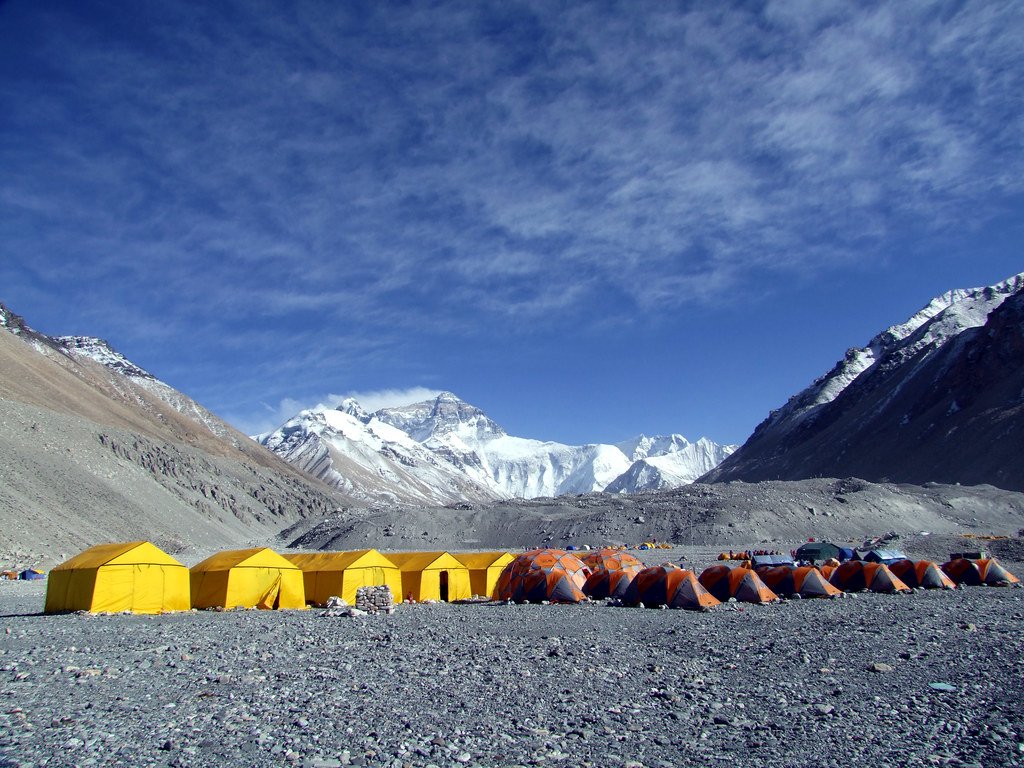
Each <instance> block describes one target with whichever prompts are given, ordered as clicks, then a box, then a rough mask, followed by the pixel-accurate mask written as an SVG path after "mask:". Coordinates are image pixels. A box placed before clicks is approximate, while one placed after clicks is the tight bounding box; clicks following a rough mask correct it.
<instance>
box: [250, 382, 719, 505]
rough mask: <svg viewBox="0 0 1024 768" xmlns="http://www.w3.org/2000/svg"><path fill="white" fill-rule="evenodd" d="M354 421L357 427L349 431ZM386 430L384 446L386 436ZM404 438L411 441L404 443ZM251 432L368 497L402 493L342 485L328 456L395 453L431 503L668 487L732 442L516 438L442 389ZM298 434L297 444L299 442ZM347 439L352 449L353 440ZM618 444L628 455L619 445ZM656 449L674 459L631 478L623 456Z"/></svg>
mask: <svg viewBox="0 0 1024 768" xmlns="http://www.w3.org/2000/svg"><path fill="white" fill-rule="evenodd" d="M332 410H333V411H335V412H340V413H342V414H346V415H347V416H348V417H350V418H351V419H352V421H351V422H347V425H348V433H346V430H345V429H344V428H342V425H341V424H339V423H337V418H336V417H328V416H325V414H327V413H328V412H329V411H332ZM332 421H334V422H335V423H333V424H332V423H331V422H332ZM382 425H387V427H389V428H391V429H394V430H396V431H397V433H398V435H396V434H395V433H386V432H382V429H381V427H382ZM360 426H361V428H362V430H363V434H361V435H356V434H355V433H356V432H359V430H360ZM286 434H287V435H288V436H289V437H288V438H287V439H286V438H285V435H286ZM388 435H390V442H391V443H394V444H393V445H392V444H389V437H388ZM300 436H301V437H300ZM405 438H408V440H411V441H412V442H413V443H414V444H415V445H410V443H409V442H408V441H407V440H406V439H405ZM255 439H257V440H259V441H260V442H261V443H263V444H264V445H266V446H267V447H268V448H270V449H271V450H274V451H275V452H277V453H278V454H279V455H280V456H282V457H283V458H285V459H286V460H290V461H296V462H298V463H299V464H300V466H302V467H303V468H304V469H307V470H308V471H312V472H313V473H314V474H315V475H317V476H318V477H320V478H321V479H323V480H325V481H326V482H328V483H332V484H342V485H338V487H344V488H345V489H346V490H347V491H348V492H350V493H354V494H356V495H357V496H361V497H363V498H365V499H366V500H368V501H386V500H388V499H389V498H390V499H392V500H404V501H409V500H410V499H408V498H405V499H400V498H399V497H400V496H402V494H401V493H396V492H394V491H384V492H381V491H375V490H374V489H372V488H368V489H366V491H365V492H361V490H360V489H359V488H358V487H355V486H353V485H351V484H344V480H343V479H342V478H341V475H342V474H343V473H341V472H340V471H339V470H336V469H335V467H334V466H333V464H332V462H333V461H338V462H339V463H345V462H346V461H348V460H356V461H357V463H360V464H362V465H363V466H364V467H369V466H375V467H376V470H377V472H378V473H383V474H385V475H386V474H387V473H389V472H393V471H394V467H393V466H391V465H384V466H382V465H381V464H380V460H379V458H378V457H383V459H384V460H385V462H386V461H387V460H394V459H398V460H401V459H400V457H403V456H404V458H405V460H404V461H402V463H404V465H405V467H406V468H407V470H409V471H412V472H413V473H414V474H417V475H418V476H420V477H421V478H423V477H425V476H426V475H427V474H432V475H433V479H432V480H430V482H432V483H433V484H434V488H435V490H434V492H433V494H427V495H426V496H424V495H423V494H422V493H417V494H415V499H414V500H415V501H419V502H421V503H438V504H451V503H457V502H459V501H479V500H486V499H490V500H494V499H502V498H535V497H543V496H558V495H563V494H573V493H589V492H593V491H602V490H604V489H606V488H608V487H609V486H611V485H612V484H613V483H614V484H616V489H617V490H616V492H634V491H636V490H641V489H643V490H646V489H650V488H652V487H675V486H676V485H679V484H682V483H685V482H692V480H694V479H696V477H697V476H699V475H700V474H703V473H704V472H705V471H706V470H707V469H708V468H709V467H710V466H714V462H712V463H710V464H709V463H708V459H707V457H708V456H714V457H717V461H720V460H721V459H722V458H724V456H726V455H728V453H729V452H730V451H731V450H732V448H733V446H719V445H718V444H716V443H714V442H712V441H710V440H708V439H707V438H701V440H699V441H697V443H690V442H689V441H688V440H686V438H684V437H682V436H681V435H670V436H660V437H653V438H648V437H645V436H643V435H640V436H638V437H636V438H633V439H632V440H631V441H624V442H623V443H621V444H619V445H610V444H598V443H593V444H588V445H581V446H569V445H564V444H562V443H557V442H553V441H541V440H534V439H530V438H523V437H516V436H514V435H509V434H508V433H507V432H506V431H505V429H504V428H502V427H501V426H500V425H499V424H497V423H496V422H495V421H493V420H492V419H491V418H490V417H488V416H487V415H486V414H485V413H484V412H483V410H481V409H480V408H478V407H477V406H475V405H471V404H470V403H467V402H465V401H464V400H462V399H461V398H459V397H458V396H457V395H455V394H453V393H451V392H447V391H445V392H441V393H439V394H438V395H437V396H436V397H434V398H432V399H428V400H424V401H420V402H416V403H411V404H408V405H403V406H398V407H389V408H381V409H378V410H377V411H375V412H373V413H367V412H366V411H365V409H363V408H362V406H361V405H360V404H359V403H358V402H356V401H355V400H353V399H352V398H346V399H345V400H344V401H342V403H341V404H340V405H339V406H338V407H337V408H335V409H329V408H328V407H327V406H320V407H318V408H316V409H311V410H308V411H303V412H302V413H300V414H298V415H297V416H296V417H293V419H290V420H289V421H288V422H286V423H285V424H284V425H282V427H280V428H279V429H278V430H275V431H273V432H270V433H267V434H264V435H258V436H256V438H255ZM299 443H302V447H301V448H299V447H298V445H299ZM356 444H358V445H359V446H360V448H358V449H357V447H356ZM371 444H372V445H374V446H375V451H376V453H377V454H378V456H374V457H371V456H369V455H368V454H366V453H365V451H363V450H362V449H361V447H365V446H367V445H371ZM416 446H418V447H420V448H422V449H423V450H425V451H428V452H429V453H430V454H432V456H433V459H430V458H427V457H425V456H424V455H423V454H422V452H420V451H418V450H417V449H416ZM624 446H625V447H627V448H628V450H629V452H630V455H629V456H627V455H626V454H625V452H624V451H623V447H624ZM662 454H666V455H668V454H671V455H672V456H673V457H674V458H673V459H671V460H668V461H665V462H663V463H664V464H665V467H664V471H663V472H661V473H659V475H658V479H657V480H656V481H655V480H653V479H652V476H651V475H650V474H648V475H645V476H644V477H643V483H642V484H640V485H634V482H633V480H632V477H633V476H632V475H630V469H631V467H632V466H633V464H634V463H636V462H637V461H646V460H647V459H648V458H651V457H653V456H654V455H658V456H660V455H662ZM311 456H316V457H317V459H318V462H317V463H314V462H312V461H310V460H309V458H308V457H311ZM428 465H429V469H428ZM403 471H405V470H403ZM438 472H441V473H442V474H445V473H446V474H447V476H448V479H447V480H444V479H443V478H442V479H440V480H439V479H438V478H437V473H438ZM467 481H468V483H469V485H466V483H467ZM453 491H455V492H454V493H453Z"/></svg>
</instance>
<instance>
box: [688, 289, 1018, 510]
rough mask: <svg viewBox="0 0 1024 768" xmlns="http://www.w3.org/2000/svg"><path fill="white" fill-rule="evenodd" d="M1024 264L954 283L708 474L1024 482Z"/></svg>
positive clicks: (1014, 485)
mask: <svg viewBox="0 0 1024 768" xmlns="http://www.w3.org/2000/svg"><path fill="white" fill-rule="evenodd" d="M1022 455H1024V274H1021V275H1016V276H1014V277H1011V278H1009V279H1008V280H1005V281H1003V282H1002V283H999V284H998V285H994V286H990V287H987V288H976V289H971V290H957V291H950V292H949V293H946V294H943V295H942V296H939V297H937V298H936V299H934V300H932V301H931V302H930V303H929V304H928V305H927V306H926V307H925V308H924V309H922V310H921V311H920V312H918V313H917V314H915V315H914V316H913V317H911V318H910V319H909V320H908V321H907V322H905V323H902V324H900V325H896V326H893V327H892V328H889V329H887V330H886V331H884V332H882V333H881V334H879V335H878V336H876V337H875V338H874V339H872V340H871V341H870V342H869V343H868V345H867V346H866V347H864V348H862V349H851V350H850V351H849V352H847V353H846V356H845V358H844V359H843V360H841V361H840V362H839V363H837V364H836V366H835V367H834V368H833V369H832V370H831V371H829V372H828V373H827V374H826V375H824V376H822V377H821V378H819V379H818V380H817V381H815V382H814V383H813V384H812V385H811V386H810V387H808V388H807V389H806V390H804V391H803V392H801V393H799V394H798V395H796V396H795V397H793V398H791V399H790V401H789V402H788V403H786V405H785V406H783V407H782V408H780V409H779V410H777V411H775V412H773V413H772V414H771V415H770V416H769V417H768V418H767V419H766V420H765V421H764V422H762V423H761V424H760V425H759V426H758V427H757V429H756V430H755V431H754V434H753V435H751V437H750V438H749V439H748V440H747V442H746V443H745V444H744V445H743V446H742V447H741V448H740V449H739V450H738V451H736V453H734V454H733V455H732V456H730V457H729V458H728V459H726V460H725V461H724V462H722V464H721V465H719V466H718V467H716V468H715V469H713V470H711V471H710V472H709V473H707V474H706V475H705V476H704V477H703V478H702V481H706V482H720V481H724V480H745V481H748V482H750V481H756V480H767V479H798V478H808V477H818V476H825V477H844V476H848V475H855V476H857V477H863V478H866V479H869V480H885V479H888V480H893V481H899V482H908V483H925V482H929V481H938V482H946V483H953V482H958V483H964V484H978V483H990V484H992V485H995V486H998V487H1001V488H1007V489H1013V490H1022V489H1024V463H1022V462H1021V460H1020V457H1021V456H1022Z"/></svg>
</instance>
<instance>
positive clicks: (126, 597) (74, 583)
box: [43, 541, 191, 613]
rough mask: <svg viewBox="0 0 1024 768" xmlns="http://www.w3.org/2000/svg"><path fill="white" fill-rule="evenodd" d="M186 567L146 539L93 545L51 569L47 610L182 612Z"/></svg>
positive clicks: (186, 586)
mask: <svg viewBox="0 0 1024 768" xmlns="http://www.w3.org/2000/svg"><path fill="white" fill-rule="evenodd" d="M190 607H191V606H190V604H189V574H188V568H186V567H185V566H184V565H182V564H181V563H179V562H178V561H177V560H175V559H174V558H173V557H171V556H170V555H168V554H167V553H166V552H164V551H163V550H161V549H160V548H159V547H156V546H154V545H153V544H150V543H149V542H148V541H131V542H126V543H119V544H97V545H96V546H94V547H89V549H87V550H85V551H84V552H80V553H79V554H77V555H75V556H74V557H72V558H71V559H70V560H67V561H65V562H63V563H61V564H60V565H58V566H57V567H56V568H54V569H53V570H51V571H50V578H49V581H48V583H47V585H46V605H45V608H44V609H43V610H44V611H45V612H46V613H57V612H59V611H91V612H97V613H100V612H104V613H108V612H109V613H119V612H121V611H131V612H132V613H166V612H168V611H187V610H188V609H189V608H190Z"/></svg>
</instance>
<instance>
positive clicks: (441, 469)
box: [257, 401, 498, 505]
mask: <svg viewBox="0 0 1024 768" xmlns="http://www.w3.org/2000/svg"><path fill="white" fill-rule="evenodd" d="M257 440H258V441H259V442H261V443H262V444H263V445H265V446H266V447H267V448H269V449H270V450H272V451H273V452H274V453H276V454H277V455H278V456H280V457H281V458H283V459H284V460H285V461H288V462H289V463H291V464H294V465H296V466H298V467H299V468H300V469H303V470H305V471H306V472H309V473H310V474H312V475H313V476H315V477H317V478H319V479H321V480H323V481H324V482H326V483H327V484H328V485H331V486H334V487H336V488H340V489H342V490H344V491H345V492H347V493H349V494H350V495H352V496H354V497H356V498H362V499H365V500H368V501H377V502H402V503H409V504H442V505H443V504H452V503H455V502H460V501H485V500H491V499H495V498H498V494H496V493H494V492H493V491H491V490H490V489H489V488H487V487H486V486H485V485H483V484H480V483H477V482H475V481H474V480H473V478H472V477H471V476H470V473H468V472H463V471H460V468H459V467H458V466H457V465H455V464H454V463H452V462H450V461H448V460H446V458H445V457H443V456H440V455H438V454H437V453H435V452H434V451H431V450H430V449H429V448H427V447H425V446H424V445H422V444H420V443H419V442H417V441H416V440H414V439H413V438H412V437H410V436H409V435H408V434H406V433H405V432H403V431H402V430H400V429H398V428H396V427H393V426H392V425H390V424H388V423H387V422H385V421H382V420H381V419H378V418H376V416H369V415H367V414H366V413H365V412H364V411H363V410H362V408H359V407H358V404H357V403H355V402H354V401H346V402H345V403H343V404H342V407H341V408H339V409H333V408H325V407H321V408H313V409H310V410H305V411H302V412H301V413H299V414H298V415H297V416H295V417H294V418H292V419H290V420H289V421H287V422H286V423H285V424H284V425H283V426H281V427H280V428H278V429H277V430H275V431H273V432H271V433H269V434H267V435H260V436H259V437H258V438H257Z"/></svg>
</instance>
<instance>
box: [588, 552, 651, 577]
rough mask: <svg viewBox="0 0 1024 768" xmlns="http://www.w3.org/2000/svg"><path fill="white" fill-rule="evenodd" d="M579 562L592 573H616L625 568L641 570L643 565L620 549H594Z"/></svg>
mask: <svg viewBox="0 0 1024 768" xmlns="http://www.w3.org/2000/svg"><path fill="white" fill-rule="evenodd" d="M580 560H582V561H583V564H584V565H585V566H587V568H589V569H590V570H591V571H592V572H596V571H617V570H619V569H621V568H626V567H627V566H632V567H637V568H641V569H642V568H643V567H644V564H643V563H641V562H640V561H639V560H637V559H636V558H635V557H633V555H631V554H629V553H628V552H623V551H622V550H621V549H608V548H605V549H595V550H593V551H591V552H587V554H585V555H583V556H582V557H581V558H580Z"/></svg>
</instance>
